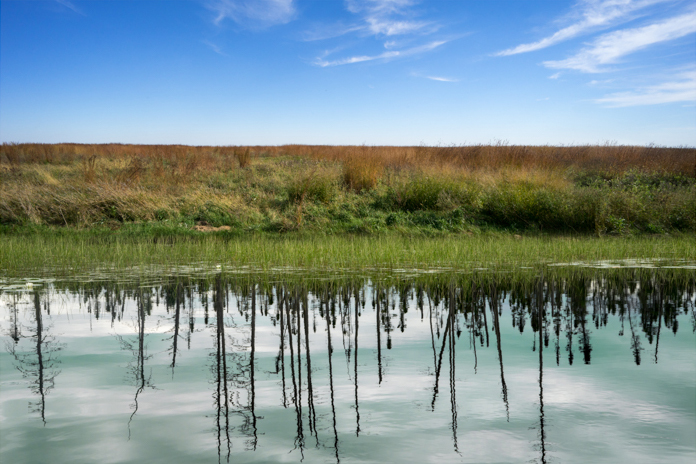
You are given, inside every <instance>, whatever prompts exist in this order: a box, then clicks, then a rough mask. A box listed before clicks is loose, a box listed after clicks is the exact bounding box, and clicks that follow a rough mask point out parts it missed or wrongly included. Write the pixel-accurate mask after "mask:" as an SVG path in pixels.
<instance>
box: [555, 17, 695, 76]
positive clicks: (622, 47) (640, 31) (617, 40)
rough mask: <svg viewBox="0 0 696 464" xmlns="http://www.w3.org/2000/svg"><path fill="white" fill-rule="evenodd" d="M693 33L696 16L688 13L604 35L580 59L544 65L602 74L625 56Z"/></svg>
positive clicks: (576, 57) (579, 54)
mask: <svg viewBox="0 0 696 464" xmlns="http://www.w3.org/2000/svg"><path fill="white" fill-rule="evenodd" d="M694 32H696V12H691V13H686V14H683V15H681V16H676V17H673V18H669V19H667V20H664V21H661V22H658V23H654V24H650V25H648V26H643V27H637V28H633V29H624V30H620V31H615V32H610V33H608V34H604V35H602V36H600V37H599V38H598V39H596V40H595V41H594V43H592V45H591V46H590V47H588V48H585V49H583V50H581V51H580V52H579V53H578V54H577V55H575V56H572V57H570V58H568V59H565V60H561V61H545V62H544V65H545V66H546V67H549V68H554V69H576V70H578V71H582V72H601V71H602V69H601V68H600V66H602V65H606V64H611V63H615V62H617V61H618V60H619V59H620V58H621V57H623V56H625V55H628V54H631V53H634V52H636V51H638V50H641V49H643V48H646V47H649V46H650V45H654V44H657V43H660V42H666V41H670V40H674V39H678V38H680V37H683V36H685V35H688V34H692V33H694Z"/></svg>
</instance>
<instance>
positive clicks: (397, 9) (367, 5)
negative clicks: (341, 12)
mask: <svg viewBox="0 0 696 464" xmlns="http://www.w3.org/2000/svg"><path fill="white" fill-rule="evenodd" d="M416 3H418V2H416V1H413V0H360V1H359V0H348V1H347V2H346V7H347V9H348V11H350V12H351V13H354V14H360V15H362V17H363V18H362V20H363V21H364V26H363V30H365V31H366V32H368V33H369V34H371V35H383V36H393V35H407V34H413V33H416V32H433V31H434V30H436V29H437V28H438V27H437V25H436V24H434V23H432V22H430V21H415V20H413V19H409V17H410V16H413V11H412V7H413V6H414V5H415V4H416Z"/></svg>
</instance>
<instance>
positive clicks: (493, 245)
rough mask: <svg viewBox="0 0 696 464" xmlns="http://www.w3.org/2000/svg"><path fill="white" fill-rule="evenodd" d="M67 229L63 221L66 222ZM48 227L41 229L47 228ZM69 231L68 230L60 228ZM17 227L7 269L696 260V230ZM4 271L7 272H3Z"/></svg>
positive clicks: (1, 245)
mask: <svg viewBox="0 0 696 464" xmlns="http://www.w3.org/2000/svg"><path fill="white" fill-rule="evenodd" d="M59 230H60V229H59ZM39 232H40V230H39ZM60 234H62V235H60ZM60 234H59V233H58V232H54V233H51V234H41V233H36V234H31V235H9V236H5V237H3V240H1V241H0V269H2V270H3V271H2V272H3V273H4V274H5V275H11V274H22V273H26V272H27V271H28V270H32V269H33V270H38V269H42V268H50V269H59V270H60V269H63V270H68V269H69V270H71V272H72V271H74V270H79V269H90V268H95V267H107V268H108V267H111V266H113V267H116V268H126V267H129V266H148V265H165V266H166V265H180V264H190V263H192V262H195V263H207V264H212V265H215V264H222V265H223V266H225V267H226V268H228V269H229V268H232V269H235V268H239V266H247V265H249V266H256V267H260V268H265V269H270V268H274V267H281V266H292V267H302V268H308V269H329V268H331V269H351V270H367V269H370V268H381V267H386V268H392V269H394V268H421V269H428V268H436V267H441V266H444V267H453V268H458V269H470V268H473V267H477V266H483V267H489V266H494V267H506V266H524V265H532V266H536V265H538V264H539V263H554V262H574V261H599V260H618V259H629V258H636V259H644V258H667V259H689V260H691V261H694V260H696V242H695V241H694V240H693V235H691V234H685V235H681V234H677V235H673V236H669V237H660V238H654V237H650V236H638V237H601V238H597V237H592V236H585V237H570V236H556V237H549V236H540V235H531V236H519V235H512V234H507V233H485V234H480V235H474V236H466V237H462V238H455V237H453V236H451V235H448V236H441V237H424V236H412V235H409V236H404V235H401V234H394V233H388V234H382V235H378V236H354V235H353V236H320V235H316V234H314V235H306V234H296V233H294V234H286V235H269V234H261V235H251V236H249V235H245V236H238V237H234V236H233V235H231V234H229V233H219V234H216V235H212V236H210V235H208V236H202V235H200V234H195V233H193V232H190V231H188V230H185V231H184V232H183V233H182V234H180V235H174V234H173V233H172V231H170V230H158V229H156V228H151V229H150V230H147V231H144V230H142V226H133V227H129V226H127V227H124V228H122V229H121V230H119V231H116V232H112V231H111V230H109V229H96V230H84V231H68V230H63V232H61V233H60ZM0 275H1V274H0Z"/></svg>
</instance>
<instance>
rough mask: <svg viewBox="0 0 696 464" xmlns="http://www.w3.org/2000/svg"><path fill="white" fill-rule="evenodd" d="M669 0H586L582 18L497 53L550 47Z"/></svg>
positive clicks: (502, 54) (515, 52)
mask: <svg viewBox="0 0 696 464" xmlns="http://www.w3.org/2000/svg"><path fill="white" fill-rule="evenodd" d="M664 1H667V0H585V1H583V2H581V3H580V4H581V5H583V7H584V10H583V12H582V14H581V15H582V19H580V21H578V22H576V23H574V24H571V25H570V26H567V27H564V28H563V29H561V30H559V31H557V32H556V33H554V34H553V35H551V36H549V37H545V38H543V39H541V40H539V41H537V42H532V43H528V44H522V45H518V46H517V47H514V48H509V49H507V50H503V51H502V52H498V53H496V55H497V56H507V55H516V54H518V53H527V52H531V51H535V50H541V49H542V48H546V47H550V46H551V45H555V44H557V43H559V42H562V41H564V40H568V39H571V38H573V37H576V36H578V35H581V34H582V33H584V32H586V31H589V30H593V29H596V28H599V27H603V26H609V25H611V24H614V23H616V22H618V21H620V20H622V19H626V17H627V16H629V15H630V13H633V12H634V11H636V10H639V9H642V8H645V7H647V6H651V5H654V4H656V3H660V2H664Z"/></svg>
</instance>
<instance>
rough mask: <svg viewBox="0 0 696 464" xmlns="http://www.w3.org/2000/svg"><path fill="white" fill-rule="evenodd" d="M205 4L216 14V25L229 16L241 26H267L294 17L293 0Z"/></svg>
mask: <svg viewBox="0 0 696 464" xmlns="http://www.w3.org/2000/svg"><path fill="white" fill-rule="evenodd" d="M207 6H208V8H209V9H210V10H212V11H213V12H214V13H215V15H216V16H215V19H214V20H213V22H214V23H215V24H216V25H219V24H220V23H221V22H222V21H224V20H225V19H227V18H229V19H231V20H233V21H234V22H236V23H238V24H241V25H243V26H249V27H268V26H273V25H276V24H286V23H289V22H290V21H292V20H293V19H294V17H295V6H294V5H293V0H215V1H213V2H211V3H209V4H208V5H207Z"/></svg>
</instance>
